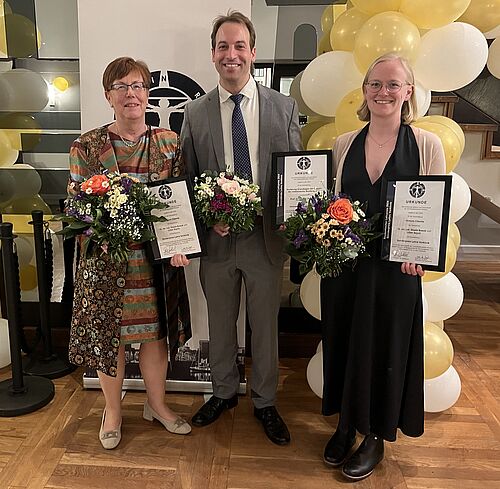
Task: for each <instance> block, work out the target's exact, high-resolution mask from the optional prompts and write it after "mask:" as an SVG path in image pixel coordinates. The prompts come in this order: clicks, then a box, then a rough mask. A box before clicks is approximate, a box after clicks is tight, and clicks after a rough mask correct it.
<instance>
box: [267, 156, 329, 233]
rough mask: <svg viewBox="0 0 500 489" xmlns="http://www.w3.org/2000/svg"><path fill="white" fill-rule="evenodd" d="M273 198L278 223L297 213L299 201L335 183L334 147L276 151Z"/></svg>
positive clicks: (273, 166)
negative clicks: (333, 178)
mask: <svg viewBox="0 0 500 489" xmlns="http://www.w3.org/2000/svg"><path fill="white" fill-rule="evenodd" d="M271 182H272V202H273V208H275V209H276V211H275V213H274V224H275V225H276V227H279V226H280V224H283V223H284V222H285V221H286V220H287V219H288V218H289V217H290V216H292V215H294V214H295V210H296V209H297V204H298V203H299V201H301V200H308V199H309V198H310V197H312V196H313V195H314V194H316V193H318V192H323V191H326V190H328V189H329V188H331V187H332V183H333V182H332V151H331V150H317V151H293V152H286V153H273V159H272V180H271Z"/></svg>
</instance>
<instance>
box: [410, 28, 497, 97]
mask: <svg viewBox="0 0 500 489" xmlns="http://www.w3.org/2000/svg"><path fill="white" fill-rule="evenodd" d="M487 59H488V43H487V42H486V39H485V37H484V35H483V33H482V32H481V31H480V30H479V29H477V28H476V27H474V26H472V25H470V24H465V23H464V22H452V23H451V24H448V25H445V26H443V27H439V28H438V29H431V30H430V31H428V32H426V33H425V34H424V35H423V36H422V40H421V43H420V51H419V55H418V57H417V60H416V61H415V64H414V66H413V67H414V70H415V78H416V79H417V80H419V81H420V83H422V85H423V86H425V87H427V88H429V89H431V90H433V91H437V92H448V91H450V90H456V89H458V88H461V87H463V86H465V85H467V84H468V83H470V82H471V81H473V80H475V79H476V78H477V76H478V75H479V74H480V73H481V71H483V68H484V66H485V64H486V60H487Z"/></svg>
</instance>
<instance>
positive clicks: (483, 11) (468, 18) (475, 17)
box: [458, 0, 500, 32]
mask: <svg viewBox="0 0 500 489" xmlns="http://www.w3.org/2000/svg"><path fill="white" fill-rule="evenodd" d="M458 21H459V22H465V23H467V24H472V25H473V26H474V27H477V28H478V29H479V30H480V31H481V32H488V31H491V29H494V28H495V27H496V26H497V25H499V24H500V0H472V1H471V3H470V5H469V8H468V9H467V10H466V11H465V12H464V14H463V15H462V16H461V17H459V18H458Z"/></svg>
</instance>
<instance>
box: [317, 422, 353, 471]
mask: <svg viewBox="0 0 500 489" xmlns="http://www.w3.org/2000/svg"><path fill="white" fill-rule="evenodd" d="M355 443H356V430H352V431H350V432H349V431H347V432H342V431H339V430H337V431H336V432H335V433H334V434H333V436H332V437H331V438H330V439H329V440H328V443H327V444H326V447H325V452H324V454H323V460H324V461H325V463H326V464H328V465H331V466H332V467H338V466H339V465H342V464H343V463H344V460H345V459H346V457H347V455H348V454H349V451H350V450H351V448H352V447H353V446H354V444H355Z"/></svg>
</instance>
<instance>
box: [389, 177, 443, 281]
mask: <svg viewBox="0 0 500 489" xmlns="http://www.w3.org/2000/svg"><path fill="white" fill-rule="evenodd" d="M451 178H452V177H451V176H450V175H429V176H419V177H417V178H414V177H405V178H398V179H397V180H386V181H385V182H384V193H383V195H385V212H384V229H383V233H384V234H383V237H382V255H381V257H382V259H384V260H389V261H394V262H410V263H417V264H419V265H422V267H423V268H424V269H425V270H434V271H437V272H443V271H444V267H445V262H446V241H447V237H448V222H449V213H450V199H451Z"/></svg>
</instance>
